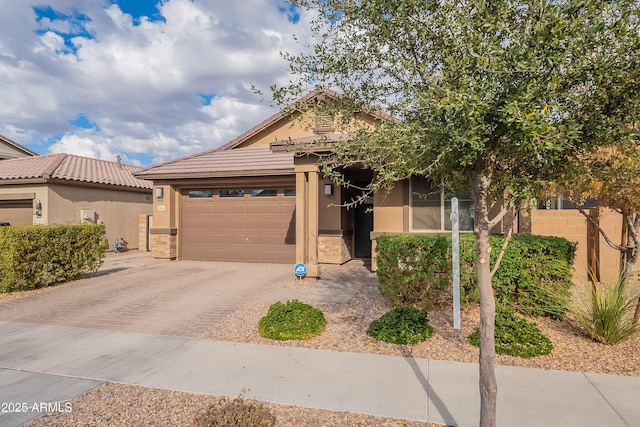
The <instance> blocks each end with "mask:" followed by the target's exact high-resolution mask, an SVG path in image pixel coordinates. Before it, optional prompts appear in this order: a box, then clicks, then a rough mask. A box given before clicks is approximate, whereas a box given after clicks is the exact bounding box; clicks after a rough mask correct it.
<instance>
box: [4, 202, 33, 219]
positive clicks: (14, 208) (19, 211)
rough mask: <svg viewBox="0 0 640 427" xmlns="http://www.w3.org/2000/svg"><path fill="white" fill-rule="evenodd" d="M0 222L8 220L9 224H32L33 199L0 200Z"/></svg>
mask: <svg viewBox="0 0 640 427" xmlns="http://www.w3.org/2000/svg"><path fill="white" fill-rule="evenodd" d="M0 222H8V223H9V224H11V225H31V224H33V201H32V200H11V201H0Z"/></svg>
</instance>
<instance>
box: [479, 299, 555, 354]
mask: <svg viewBox="0 0 640 427" xmlns="http://www.w3.org/2000/svg"><path fill="white" fill-rule="evenodd" d="M469 343H470V344H471V345H475V346H476V347H478V346H479V345H480V331H479V330H476V331H475V332H473V333H472V334H471V335H469ZM495 346H496V353H497V354H507V355H509V356H515V357H524V358H530V357H536V356H541V355H544V354H549V353H551V350H553V343H552V342H551V340H550V339H549V338H548V337H547V336H545V335H544V334H543V333H542V332H541V331H540V329H538V326H537V325H536V324H535V323H533V322H529V321H527V320H525V319H523V318H521V317H518V316H517V315H516V314H515V311H514V310H513V308H511V307H502V306H499V305H498V306H496V323H495Z"/></svg>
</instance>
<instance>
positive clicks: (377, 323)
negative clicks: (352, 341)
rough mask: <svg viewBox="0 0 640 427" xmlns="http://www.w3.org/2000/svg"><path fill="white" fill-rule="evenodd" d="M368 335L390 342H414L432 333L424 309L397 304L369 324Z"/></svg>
mask: <svg viewBox="0 0 640 427" xmlns="http://www.w3.org/2000/svg"><path fill="white" fill-rule="evenodd" d="M367 332H368V334H369V335H371V336H372V337H374V338H375V339H378V340H380V341H384V342H388V343H392V344H415V343H419V342H422V341H425V340H426V339H427V338H430V337H431V336H432V335H433V327H432V326H431V325H429V316H428V314H427V311H426V310H420V309H417V308H415V307H408V306H398V307H396V308H394V309H393V310H391V311H389V312H387V313H385V314H384V315H382V317H380V319H378V320H374V321H373V322H371V324H370V325H369V330H368V331H367Z"/></svg>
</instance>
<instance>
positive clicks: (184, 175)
mask: <svg viewBox="0 0 640 427" xmlns="http://www.w3.org/2000/svg"><path fill="white" fill-rule="evenodd" d="M294 173H295V169H294V168H293V167H292V168H287V169H260V170H247V171H226V172H225V171H221V172H177V173H156V174H150V175H144V179H147V180H151V181H153V180H173V179H190V178H199V179H203V178H235V177H243V176H249V177H254V176H256V177H257V176H274V175H293V174H294Z"/></svg>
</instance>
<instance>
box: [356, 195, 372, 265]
mask: <svg viewBox="0 0 640 427" xmlns="http://www.w3.org/2000/svg"><path fill="white" fill-rule="evenodd" d="M354 222H355V224H354V237H355V241H354V255H355V258H371V232H372V231H373V205H372V204H367V203H365V204H362V205H358V206H356V209H355V221H354Z"/></svg>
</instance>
